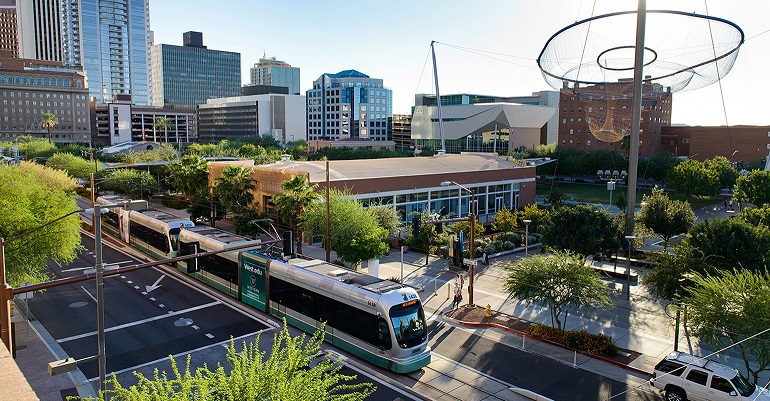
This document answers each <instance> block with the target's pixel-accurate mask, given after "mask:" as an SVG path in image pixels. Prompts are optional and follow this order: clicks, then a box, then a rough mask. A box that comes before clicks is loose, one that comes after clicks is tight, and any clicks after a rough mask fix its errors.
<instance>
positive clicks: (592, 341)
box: [527, 324, 618, 355]
mask: <svg viewBox="0 0 770 401" xmlns="http://www.w3.org/2000/svg"><path fill="white" fill-rule="evenodd" d="M527 332H528V333H529V334H531V335H533V336H535V337H538V338H542V339H543V340H549V341H555V342H558V343H560V344H563V345H566V346H567V347H570V348H574V349H577V350H580V351H584V352H586V353H589V354H594V355H615V354H617V353H618V348H617V347H616V346H615V344H613V343H612V337H609V336H606V335H604V334H601V333H599V334H591V333H589V332H587V331H586V329H582V330H580V331H577V330H572V331H561V330H559V329H557V328H554V327H551V326H546V325H542V324H533V325H531V326H529V329H527Z"/></svg>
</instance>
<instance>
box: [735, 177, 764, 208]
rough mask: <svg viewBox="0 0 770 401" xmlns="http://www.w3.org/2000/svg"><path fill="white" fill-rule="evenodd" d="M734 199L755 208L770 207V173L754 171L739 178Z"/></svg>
mask: <svg viewBox="0 0 770 401" xmlns="http://www.w3.org/2000/svg"><path fill="white" fill-rule="evenodd" d="M734 198H735V200H736V201H738V202H745V203H750V204H752V205H755V206H763V205H768V206H770V171H764V170H754V171H752V172H750V173H749V175H742V176H740V177H738V180H737V181H736V183H735V196H734Z"/></svg>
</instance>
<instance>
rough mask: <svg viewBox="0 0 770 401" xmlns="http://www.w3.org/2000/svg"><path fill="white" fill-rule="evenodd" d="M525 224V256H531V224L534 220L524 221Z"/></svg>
mask: <svg viewBox="0 0 770 401" xmlns="http://www.w3.org/2000/svg"><path fill="white" fill-rule="evenodd" d="M522 222H523V223H524V256H529V224H530V223H532V220H529V219H526V220H522Z"/></svg>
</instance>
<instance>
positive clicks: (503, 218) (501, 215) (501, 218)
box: [492, 207, 519, 232]
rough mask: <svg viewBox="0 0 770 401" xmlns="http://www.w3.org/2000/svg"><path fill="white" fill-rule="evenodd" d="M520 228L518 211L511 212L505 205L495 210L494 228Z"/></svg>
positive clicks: (510, 229) (514, 229) (503, 229)
mask: <svg viewBox="0 0 770 401" xmlns="http://www.w3.org/2000/svg"><path fill="white" fill-rule="evenodd" d="M518 228H519V221H518V213H514V212H511V211H510V210H509V209H508V208H507V207H504V208H502V209H500V210H498V211H497V212H495V222H494V223H492V229H493V230H495V231H502V232H506V231H516V230H517V229H518Z"/></svg>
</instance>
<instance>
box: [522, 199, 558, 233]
mask: <svg viewBox="0 0 770 401" xmlns="http://www.w3.org/2000/svg"><path fill="white" fill-rule="evenodd" d="M516 215H517V216H518V218H519V219H518V220H519V228H522V227H523V225H524V223H523V221H524V220H531V221H532V223H530V225H529V232H538V233H539V232H541V231H542V227H543V226H544V225H546V224H548V221H549V219H550V218H551V214H550V213H549V212H548V209H545V208H541V207H539V206H538V205H537V204H536V203H530V204H529V205H527V206H524V208H523V209H520V210H517V211H516Z"/></svg>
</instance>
